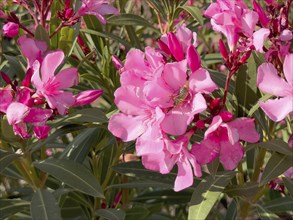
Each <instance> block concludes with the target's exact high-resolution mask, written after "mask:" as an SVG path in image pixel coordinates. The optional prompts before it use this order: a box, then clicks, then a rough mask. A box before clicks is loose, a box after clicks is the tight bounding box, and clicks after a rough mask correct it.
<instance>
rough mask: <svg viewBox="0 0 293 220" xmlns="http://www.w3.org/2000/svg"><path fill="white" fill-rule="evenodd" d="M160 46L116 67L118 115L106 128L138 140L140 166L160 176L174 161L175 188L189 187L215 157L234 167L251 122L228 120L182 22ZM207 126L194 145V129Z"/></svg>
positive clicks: (254, 136)
mask: <svg viewBox="0 0 293 220" xmlns="http://www.w3.org/2000/svg"><path fill="white" fill-rule="evenodd" d="M159 46H160V48H159V49H157V50H155V49H153V48H151V47H146V48H145V52H142V51H140V50H137V49H134V50H132V51H130V52H129V53H128V54H127V56H126V60H125V65H124V66H123V67H121V66H122V65H121V63H120V62H118V61H117V59H114V61H115V64H116V66H117V67H121V68H120V70H119V71H120V73H121V77H120V82H121V87H119V88H118V89H117V90H116V91H115V94H114V95H115V104H116V105H117V107H118V108H119V110H120V113H117V114H115V115H113V116H112V117H111V118H110V120H109V126H108V128H109V130H110V131H111V132H112V133H113V134H114V135H115V136H116V137H119V138H121V139H122V140H123V141H132V140H136V153H137V155H139V156H141V159H142V163H143V165H144V166H145V167H146V168H147V169H150V170H154V171H159V172H160V173H162V174H166V173H169V172H170V171H171V169H172V168H173V167H174V166H175V165H177V167H178V174H177V178H176V180H175V186H174V190H175V191H179V190H182V189H185V188H187V187H189V186H191V185H192V183H193V176H194V175H195V176H196V177H200V176H201V175H202V171H201V165H204V164H207V163H209V162H211V161H213V160H214V159H215V158H216V157H217V156H219V157H220V162H221V163H222V164H223V166H224V167H225V168H226V169H229V170H232V169H235V168H236V166H237V164H238V163H239V162H240V160H241V159H242V157H243V147H242V145H241V143H240V140H243V141H248V142H257V141H258V140H259V134H258V133H257V132H256V130H255V125H254V120H253V119H249V118H238V119H235V120H232V118H233V116H232V114H231V113H229V112H227V111H224V110H223V109H222V106H221V105H220V104H219V101H220V99H219V98H217V99H213V98H212V92H213V91H214V90H216V89H217V85H216V84H215V83H214V82H213V81H212V79H211V77H210V74H209V72H208V71H207V70H206V69H204V68H202V67H201V59H200V56H199V54H198V53H197V50H196V33H192V32H191V31H190V30H189V29H187V28H186V27H184V26H180V27H178V28H177V30H176V33H172V32H169V33H167V34H165V35H163V36H162V37H161V39H160V40H159ZM199 129H205V130H206V131H205V135H204V138H203V140H202V141H201V142H199V143H192V141H191V139H192V137H193V135H194V134H196V132H197V130H199Z"/></svg>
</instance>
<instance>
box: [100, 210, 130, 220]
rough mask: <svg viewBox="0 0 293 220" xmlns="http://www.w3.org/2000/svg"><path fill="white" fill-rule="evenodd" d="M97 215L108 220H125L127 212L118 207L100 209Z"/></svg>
mask: <svg viewBox="0 0 293 220" xmlns="http://www.w3.org/2000/svg"><path fill="white" fill-rule="evenodd" d="M96 215H97V216H99V217H103V218H104V219H108V220H124V218H125V212H124V211H123V210H117V209H99V210H97V211H96Z"/></svg>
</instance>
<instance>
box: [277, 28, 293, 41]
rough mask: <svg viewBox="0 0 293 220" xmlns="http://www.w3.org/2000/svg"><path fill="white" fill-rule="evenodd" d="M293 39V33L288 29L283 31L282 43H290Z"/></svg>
mask: <svg viewBox="0 0 293 220" xmlns="http://www.w3.org/2000/svg"><path fill="white" fill-rule="evenodd" d="M292 38H293V35H292V31H290V30H288V29H286V30H283V31H282V33H281V35H280V40H281V41H289V40H292Z"/></svg>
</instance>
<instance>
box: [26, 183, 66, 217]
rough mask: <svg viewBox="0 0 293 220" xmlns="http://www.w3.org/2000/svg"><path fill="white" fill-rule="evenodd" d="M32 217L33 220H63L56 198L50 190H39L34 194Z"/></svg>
mask: <svg viewBox="0 0 293 220" xmlns="http://www.w3.org/2000/svg"><path fill="white" fill-rule="evenodd" d="M31 215H32V219H35V220H37V219H42V220H50V219H54V220H58V219H60V220H61V219H62V218H61V212H60V208H59V206H58V203H57V202H56V200H55V197H54V196H53V195H52V194H51V193H50V192H49V191H48V190H44V189H38V190H37V191H36V192H35V193H34V195H33V198H32V201H31Z"/></svg>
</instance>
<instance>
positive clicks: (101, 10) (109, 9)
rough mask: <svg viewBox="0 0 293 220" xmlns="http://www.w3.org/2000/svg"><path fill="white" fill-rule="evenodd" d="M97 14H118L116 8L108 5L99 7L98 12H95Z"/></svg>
mask: <svg viewBox="0 0 293 220" xmlns="http://www.w3.org/2000/svg"><path fill="white" fill-rule="evenodd" d="M97 13H99V14H101V15H107V14H119V11H118V9H117V8H115V7H114V6H112V5H108V4H102V5H101V6H100V7H99V10H98V11H97Z"/></svg>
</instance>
